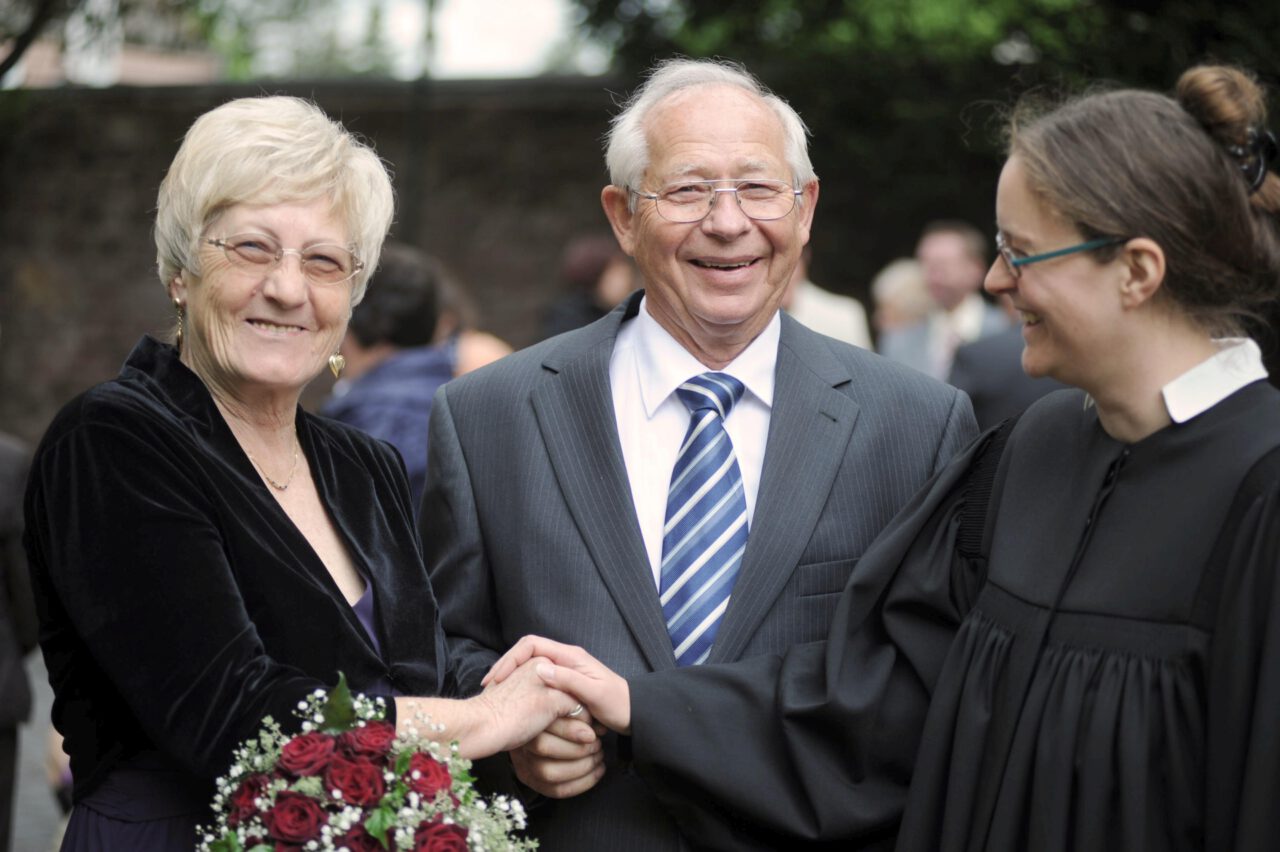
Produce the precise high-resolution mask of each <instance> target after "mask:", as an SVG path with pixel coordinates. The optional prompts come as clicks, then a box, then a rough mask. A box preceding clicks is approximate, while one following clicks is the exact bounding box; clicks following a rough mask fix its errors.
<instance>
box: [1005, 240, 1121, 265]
mask: <svg viewBox="0 0 1280 852" xmlns="http://www.w3.org/2000/svg"><path fill="white" fill-rule="evenodd" d="M1120 242H1124V240H1122V239H1120V238H1119V237H1102V238H1101V239H1097V240H1089V242H1087V243H1080V245H1078V246H1067V247H1066V248H1061V249H1058V250H1057V251H1047V252H1045V253H1044V254H1033V255H1031V256H1030V257H1015V258H1013V259H1012V260H1011V261H1010V262H1011V263H1012V264H1013V265H1014V266H1025V265H1026V264H1028V263H1037V262H1039V261H1041V260H1050V259H1051V258H1055V257H1062V256H1063V255H1064V254H1075V253H1076V252H1078V251H1091V250H1093V249H1096V248H1102V247H1103V246H1110V245H1115V244H1116V243H1120Z"/></svg>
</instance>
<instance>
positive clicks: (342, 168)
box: [155, 96, 395, 305]
mask: <svg viewBox="0 0 1280 852" xmlns="http://www.w3.org/2000/svg"><path fill="white" fill-rule="evenodd" d="M319 198H326V199H328V200H329V201H330V202H331V203H332V205H333V210H334V212H335V213H336V215H337V216H338V217H339V218H340V219H341V220H343V221H344V223H345V224H346V227H347V234H348V236H349V237H350V239H351V241H352V243H353V244H354V246H355V250H356V255H357V256H358V257H359V258H360V260H362V261H363V262H364V267H363V268H362V269H361V270H360V272H359V273H358V274H357V275H356V277H355V279H354V282H353V284H352V291H351V304H353V305H355V304H357V303H359V301H360V300H361V299H362V298H364V291H365V287H366V286H367V285H368V282H369V276H370V275H372V274H373V270H374V269H376V268H377V266H378V257H379V255H380V254H381V252H382V242H383V240H385V239H386V236H387V231H388V230H390V228H391V219H392V215H393V213H394V209H395V201H394V196H393V194H392V190H391V179H390V177H389V176H388V174H387V169H386V166H385V165H384V164H383V162H382V160H380V159H379V158H378V155H377V154H375V153H374V151H373V149H372V148H370V147H369V146H368V145H366V144H365V143H364V142H362V141H360V140H359V139H357V138H356V137H355V136H353V135H352V134H351V133H349V132H348V131H347V130H346V129H345V128H344V127H343V126H342V125H341V124H339V123H338V122H336V121H333V120H332V119H330V118H329V117H328V116H327V115H325V114H324V112H322V111H321V110H320V108H319V107H318V106H316V105H315V104H313V103H311V102H309V101H305V100H302V99H300V98H291V97H281V96H275V97H261V98H240V99H238V100H234V101H229V102H227V103H225V104H223V105H222V106H220V107H217V108H215V109H212V110H210V111H209V112H206V113H205V114H204V115H202V116H200V117H199V118H198V119H196V121H195V123H194V124H192V125H191V129H190V130H188V131H187V135H186V137H185V138H184V139H183V140H182V146H181V147H180V148H179V149H178V153H177V156H175V157H174V158H173V163H172V164H171V165H170V166H169V172H168V174H166V175H165V178H164V181H163V182H162V183H161V184H160V195H159V197H158V199H157V200H156V225H155V240H156V262H157V265H158V267H159V273H160V281H161V283H162V284H164V285H165V286H166V287H168V285H169V284H170V283H171V282H172V281H173V279H174V278H175V277H176V276H177V275H178V273H179V272H181V271H182V270H189V271H190V272H192V273H193V274H195V275H199V274H200V262H199V256H198V249H199V246H200V239H201V237H202V236H203V235H204V232H205V229H206V228H208V227H209V225H210V224H212V223H213V221H214V220H216V219H217V218H218V216H219V215H221V214H222V213H223V212H224V211H225V210H226V209H227V208H228V207H231V206H233V205H235V204H254V205H263V204H282V203H286V202H299V201H301V202H306V201H313V200H315V199H319Z"/></svg>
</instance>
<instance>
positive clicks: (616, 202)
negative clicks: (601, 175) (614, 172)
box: [600, 184, 636, 257]
mask: <svg viewBox="0 0 1280 852" xmlns="http://www.w3.org/2000/svg"><path fill="white" fill-rule="evenodd" d="M630 196H631V193H629V192H627V190H626V189H624V188H622V187H620V186H614V185H613V184H609V185H608V186H606V187H605V188H604V189H602V190H600V206H601V207H603V208H604V215H605V216H606V217H608V219H609V225H610V227H612V228H613V235H614V236H615V237H617V238H618V245H620V246H622V250H623V251H625V252H626V253H627V254H628V255H630V256H632V257H635V244H636V242H635V220H636V214H635V213H633V212H632V211H631V207H630V204H629V203H628V202H630V200H631V198H630Z"/></svg>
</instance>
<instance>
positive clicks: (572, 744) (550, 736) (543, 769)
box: [510, 710, 605, 799]
mask: <svg viewBox="0 0 1280 852" xmlns="http://www.w3.org/2000/svg"><path fill="white" fill-rule="evenodd" d="M603 733H604V726H603V725H592V720H591V716H590V715H589V714H588V713H587V712H586V711H585V710H584V711H583V712H581V713H579V714H578V715H576V716H565V717H562V718H560V719H556V720H555V721H554V722H552V723H551V724H550V726H548V727H547V729H546V730H545V731H543V732H542V733H540V734H538V735H537V736H536V737H534V738H533V739H532V740H530V741H529V742H527V743H525V744H524V745H522V746H521V747H520V748H517V749H512V750H511V752H510V755H511V764H512V766H514V767H515V770H516V777H517V778H519V779H520V781H521V782H522V783H523V784H524V785H525V786H526V787H529V788H531V789H533V790H535V791H537V792H538V793H541V794H542V795H544V796H547V797H548V798H552V799H567V798H569V797H570V796H577V795H579V794H581V793H585V792H586V791H588V790H590V789H591V788H592V787H594V786H595V785H596V784H598V783H599V782H600V779H601V778H603V777H604V772H605V769H604V749H603V747H602V744H601V742H600V735H601V734H603Z"/></svg>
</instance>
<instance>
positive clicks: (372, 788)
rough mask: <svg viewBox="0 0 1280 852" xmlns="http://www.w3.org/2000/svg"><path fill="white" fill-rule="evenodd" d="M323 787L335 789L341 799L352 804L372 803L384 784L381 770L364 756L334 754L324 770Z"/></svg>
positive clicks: (377, 798) (383, 788)
mask: <svg viewBox="0 0 1280 852" xmlns="http://www.w3.org/2000/svg"><path fill="white" fill-rule="evenodd" d="M324 789H325V792H326V793H328V792H330V791H332V790H337V791H338V792H340V793H341V794H342V800H343V801H344V802H347V803H348V804H352V805H360V806H361V807H363V806H365V805H372V804H374V803H376V802H377V801H378V800H379V799H381V798H382V794H383V793H384V792H385V791H386V785H385V784H384V782H383V780H382V770H381V769H379V768H378V767H377V766H375V765H374V764H373V763H371V762H370V761H368V760H365V759H364V758H356V759H355V760H347V759H346V758H345V757H342V756H341V755H338V756H335V757H334V758H333V761H332V762H330V764H329V768H328V769H326V770H325V772H324Z"/></svg>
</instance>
